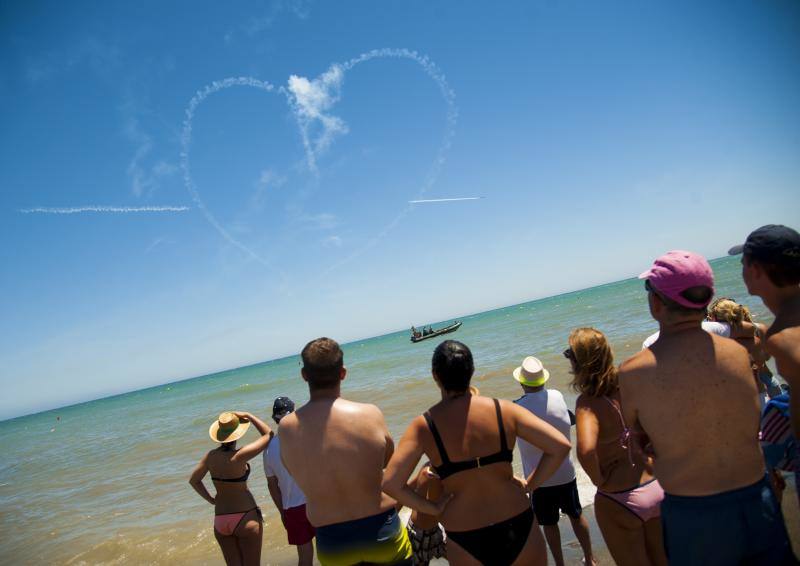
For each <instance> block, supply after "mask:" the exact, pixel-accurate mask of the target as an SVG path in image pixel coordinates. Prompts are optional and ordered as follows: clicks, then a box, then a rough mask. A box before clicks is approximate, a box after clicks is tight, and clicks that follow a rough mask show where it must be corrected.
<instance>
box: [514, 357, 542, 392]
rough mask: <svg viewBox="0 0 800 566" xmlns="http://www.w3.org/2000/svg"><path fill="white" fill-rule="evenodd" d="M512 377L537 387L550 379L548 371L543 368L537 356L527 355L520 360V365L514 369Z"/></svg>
mask: <svg viewBox="0 0 800 566" xmlns="http://www.w3.org/2000/svg"><path fill="white" fill-rule="evenodd" d="M514 379H516V380H517V381H519V382H520V383H521V384H522V385H527V386H528V387H539V386H540V385H544V384H545V382H546V381H547V380H548V379H550V372H549V371H547V370H546V369H544V365H542V362H541V361H540V360H539V358H534V357H533V356H528V357H527V358H525V359H524V360H522V365H521V366H520V367H518V368H517V369H515V370H514Z"/></svg>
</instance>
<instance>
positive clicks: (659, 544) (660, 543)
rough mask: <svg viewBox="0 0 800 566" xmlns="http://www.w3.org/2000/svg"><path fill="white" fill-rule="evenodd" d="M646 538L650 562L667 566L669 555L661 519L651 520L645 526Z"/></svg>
mask: <svg viewBox="0 0 800 566" xmlns="http://www.w3.org/2000/svg"><path fill="white" fill-rule="evenodd" d="M644 538H645V544H646V545H647V555H648V556H649V557H650V562H651V563H653V564H655V565H656V566H667V554H666V551H665V550H664V532H663V531H662V530H661V519H650V520H649V521H647V522H646V523H645V524H644Z"/></svg>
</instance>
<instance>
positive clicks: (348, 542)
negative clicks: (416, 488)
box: [317, 509, 412, 566]
mask: <svg viewBox="0 0 800 566" xmlns="http://www.w3.org/2000/svg"><path fill="white" fill-rule="evenodd" d="M411 555H412V552H411V542H410V541H409V540H408V534H407V533H406V529H405V527H403V523H401V522H400V517H398V516H397V511H395V510H394V509H390V510H388V511H385V512H383V513H378V514H377V515H372V516H371V517H364V518H363V519H355V520H353V521H345V522H344V523H334V524H332V525H325V526H322V527H317V558H318V559H319V563H320V564H322V566H349V565H351V564H359V563H361V562H369V563H372V564H398V565H403V566H411V563H412V562H411Z"/></svg>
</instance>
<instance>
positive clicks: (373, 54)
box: [180, 48, 458, 271]
mask: <svg viewBox="0 0 800 566" xmlns="http://www.w3.org/2000/svg"><path fill="white" fill-rule="evenodd" d="M382 58H383V59H385V58H394V59H410V60H412V61H415V62H416V63H418V64H419V65H420V66H421V67H422V68H423V70H424V71H425V72H426V73H427V75H428V76H429V77H431V79H433V80H434V82H436V84H437V85H438V86H439V90H440V92H441V94H442V98H443V99H444V101H445V104H446V105H447V117H446V125H445V132H444V136H443V139H442V143H441V145H440V146H439V150H438V152H437V155H436V158H435V159H434V161H433V166H432V167H431V169H430V171H429V172H428V174H427V175H426V177H425V180H424V181H423V183H422V185H421V187H420V189H419V192H418V194H417V197H418V198H420V197H422V196H423V195H424V194H425V192H427V191H428V189H430V187H431V186H433V184H434V183H435V182H436V179H437V178H438V176H439V173H440V172H441V169H442V166H443V165H444V162H445V156H446V155H447V152H448V151H449V150H450V146H451V144H452V139H453V135H454V134H455V125H456V120H457V117H458V111H457V109H456V105H455V92H454V91H453V89H451V88H450V86H449V85H448V84H447V80H446V78H445V76H444V74H443V73H442V72H441V70H439V68H438V67H437V66H436V64H435V63H433V61H431V60H430V59H429V58H428V57H427V56H424V55H419V54H418V53H417V52H416V51H411V50H409V49H394V48H385V49H373V50H372V51H367V52H366V53H362V54H361V55H359V56H358V57H355V58H353V59H350V60H349V61H347V62H346V63H344V64H338V63H334V64H332V65H331V66H330V68H329V69H328V70H327V71H326V72H325V73H323V74H322V75H320V76H319V77H318V78H316V79H314V80H312V81H309V80H308V79H307V78H304V77H299V76H297V75H291V76H290V77H289V82H288V87H280V88H278V89H276V88H275V87H273V86H272V85H271V84H270V83H268V82H266V81H261V80H259V79H255V78H253V77H232V78H227V79H224V80H222V81H214V82H213V83H211V84H210V85H207V86H205V87H204V88H202V89H200V90H198V91H197V93H196V94H195V95H194V96H193V97H192V99H191V100H190V101H189V104H188V106H187V107H186V111H185V118H184V121H183V132H182V134H181V156H180V157H181V159H180V164H181V169H182V170H183V180H184V184H185V185H186V188H187V190H188V191H189V194H190V195H191V197H192V200H193V201H194V203H195V204H196V205H197V208H199V209H200V211H201V212H202V213H203V215H204V216H205V217H206V219H207V220H208V221H209V223H211V225H212V226H213V227H214V228H216V230H217V231H218V232H219V233H220V235H221V236H222V237H223V238H224V239H225V240H226V241H227V242H228V243H230V244H232V245H233V246H235V247H237V248H239V249H240V250H242V251H243V252H245V253H246V254H247V255H248V256H250V257H252V258H253V259H255V260H256V261H258V262H260V263H262V264H264V265H266V266H268V267H270V268H273V269H274V267H273V266H271V265H270V264H269V263H268V262H267V261H266V260H264V259H263V258H261V257H260V256H259V255H258V254H257V253H256V252H254V251H253V250H251V249H250V248H248V247H247V246H245V245H244V244H243V243H241V242H239V241H238V240H237V239H236V238H234V237H233V236H232V235H231V234H230V233H229V232H228V231H227V230H225V228H224V227H223V226H222V225H221V224H220V223H219V222H218V221H217V219H216V218H215V217H214V215H213V214H212V213H211V211H210V210H208V208H207V207H206V205H205V204H204V203H203V200H202V199H201V198H200V194H199V193H198V191H197V187H196V186H195V184H194V181H193V179H192V175H191V168H190V166H189V148H190V145H191V141H192V121H193V120H194V115H195V111H196V110H197V108H198V106H200V104H202V103H203V101H205V99H206V98H208V97H209V96H210V95H212V94H214V93H217V92H219V91H221V90H224V89H227V88H230V87H234V86H248V87H253V88H258V89H261V90H264V91H266V92H274V91H276V90H277V91H278V92H280V93H282V94H284V95H286V96H287V99H288V101H289V104H290V106H291V108H292V110H293V112H294V114H295V117H296V119H297V121H298V126H299V127H300V134H301V136H302V139H303V146H304V149H305V152H306V160H307V162H308V165H309V169H310V170H311V171H312V172H314V173H316V171H317V160H316V157H317V155H318V153H319V152H321V151H324V150H325V149H326V148H327V147H328V146H329V145H330V143H331V141H332V140H333V137H334V136H335V135H336V134H343V133H345V132H347V125H346V124H345V123H344V121H343V120H341V119H340V118H338V117H336V116H331V115H329V114H327V113H326V111H327V110H329V109H330V108H331V107H332V106H333V105H334V104H335V103H336V102H337V101H338V100H339V91H340V88H341V84H342V82H343V80H344V73H345V72H347V71H350V70H351V69H353V68H354V67H356V66H357V65H359V64H361V63H365V62H367V61H370V60H372V59H382ZM315 121H319V122H320V124H321V126H322V132H321V133H320V135H319V136H318V137H317V139H316V140H314V141H313V143H312V140H311V139H310V138H309V128H310V127H311V125H312V124H313V123H314V122H315ZM410 210H411V206H410V205H409V206H407V207H406V208H405V209H404V210H402V211H401V212H400V213H399V214H398V215H397V216H396V217H395V218H394V219H393V220H392V221H391V222H390V223H389V224H388V225H387V226H385V227H384V228H383V230H381V231H380V232H379V233H378V234H377V235H376V236H375V237H373V238H372V239H370V240H369V241H368V242H367V243H366V244H365V245H364V246H362V247H361V248H359V249H358V250H356V251H354V252H353V253H351V254H350V255H349V256H347V257H346V258H344V259H343V260H341V261H340V262H338V263H337V264H334V265H332V266H331V267H329V268H328V270H327V271H332V270H333V269H336V268H337V267H339V266H340V265H342V264H344V263H347V262H349V261H351V260H352V259H354V258H355V257H357V256H359V255H361V254H362V253H364V251H366V250H367V249H369V248H371V247H373V246H374V245H375V244H377V243H378V242H379V241H380V240H381V239H383V238H384V237H385V236H386V234H388V233H389V232H390V231H391V230H392V229H393V228H394V227H395V226H396V225H397V224H398V223H399V222H400V221H401V220H402V218H403V217H404V216H405V215H406V214H408V212H409V211H410Z"/></svg>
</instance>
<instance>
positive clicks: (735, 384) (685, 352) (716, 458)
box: [619, 324, 764, 496]
mask: <svg viewBox="0 0 800 566" xmlns="http://www.w3.org/2000/svg"><path fill="white" fill-rule="evenodd" d="M619 379H620V388H621V391H622V407H623V410H624V413H625V419H626V421H627V422H629V423H637V421H638V424H639V425H640V426H641V428H643V429H644V431H645V432H646V434H647V435H648V436H649V438H650V441H651V442H652V445H653V449H654V451H655V474H656V477H658V480H659V482H660V483H661V485H662V486H663V487H664V490H665V491H666V492H668V493H670V494H672V495H685V496H701V495H711V494H715V493H721V492H724V491H729V490H732V489H736V488H739V487H743V486H747V485H751V484H753V483H755V482H757V481H758V480H759V479H760V478H762V477H763V476H764V464H763V457H762V455H761V450H760V448H759V444H758V429H759V403H758V397H757V389H756V386H755V383H754V382H753V376H752V371H751V370H750V362H749V357H748V353H747V350H746V349H745V348H744V347H743V346H741V345H740V344H737V343H736V342H735V341H733V340H730V339H728V338H722V337H720V336H716V335H712V334H709V333H707V332H705V331H703V330H702V329H701V328H700V325H699V324H697V327H696V329H689V330H683V331H680V332H675V333H662V336H661V337H660V338H659V340H658V341H657V342H656V343H655V344H653V345H652V346H651V347H650V348H649V349H646V350H642V351H641V352H639V353H637V354H636V355H634V356H633V357H632V358H630V359H629V360H627V361H626V362H625V363H624V364H622V367H621V368H620V375H619Z"/></svg>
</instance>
